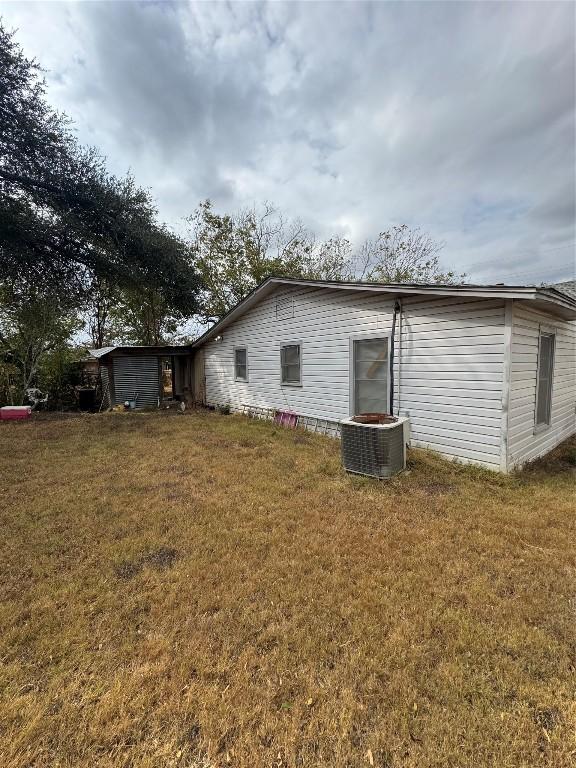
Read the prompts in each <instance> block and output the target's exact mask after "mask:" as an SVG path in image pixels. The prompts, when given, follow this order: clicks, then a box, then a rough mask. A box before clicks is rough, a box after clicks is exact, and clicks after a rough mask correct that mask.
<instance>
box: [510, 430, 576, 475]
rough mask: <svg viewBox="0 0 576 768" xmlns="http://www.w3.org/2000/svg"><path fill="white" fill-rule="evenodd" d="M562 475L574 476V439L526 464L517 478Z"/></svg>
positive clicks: (575, 456)
mask: <svg viewBox="0 0 576 768" xmlns="http://www.w3.org/2000/svg"><path fill="white" fill-rule="evenodd" d="M564 473H570V474H573V475H576V440H574V438H571V439H570V440H567V441H566V442H564V443H562V444H561V445H559V446H558V447H557V448H555V449H554V450H553V451H552V452H551V453H549V454H547V455H546V456H543V457H542V458H541V459H535V460H534V461H531V462H529V463H528V464H526V465H525V466H524V467H523V468H522V470H520V472H518V477H519V478H520V479H521V480H526V479H529V478H532V477H533V476H534V475H541V474H546V475H560V474H564Z"/></svg>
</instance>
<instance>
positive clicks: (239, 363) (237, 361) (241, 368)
mask: <svg viewBox="0 0 576 768" xmlns="http://www.w3.org/2000/svg"><path fill="white" fill-rule="evenodd" d="M234 378H235V379H236V381H248V353H247V351H246V347H236V349H235V350H234Z"/></svg>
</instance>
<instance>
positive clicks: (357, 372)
mask: <svg viewBox="0 0 576 768" xmlns="http://www.w3.org/2000/svg"><path fill="white" fill-rule="evenodd" d="M388 344H389V341H388V338H387V337H384V338H358V339H353V346H352V351H353V366H354V369H353V373H354V378H353V386H354V398H353V403H354V410H353V412H354V413H355V414H358V413H388V411H389V409H390V403H389V399H390V398H389V391H390V383H389V358H388Z"/></svg>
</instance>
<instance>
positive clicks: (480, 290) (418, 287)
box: [192, 277, 576, 347]
mask: <svg viewBox="0 0 576 768" xmlns="http://www.w3.org/2000/svg"><path fill="white" fill-rule="evenodd" d="M281 285H294V286H303V287H309V288H329V289H336V290H342V291H365V292H367V293H384V294H390V296H405V295H410V296H418V295H422V296H456V297H462V298H475V299H516V300H519V301H526V302H529V303H530V305H531V306H533V307H534V308H535V309H540V310H543V311H545V312H550V313H552V314H555V315H558V316H560V317H563V318H565V319H567V320H574V319H576V297H574V296H570V295H569V294H567V293H565V292H563V291H560V290H558V289H557V287H542V286H541V287H537V286H524V285H432V284H428V283H426V284H423V283H360V282H358V283H357V282H341V281H335V280H303V279H300V278H290V277H269V278H267V279H266V280H264V282H262V283H260V285H258V286H256V288H254V290H253V291H252V292H251V293H249V294H248V296H246V298H244V299H243V300H242V301H241V302H240V303H239V304H237V305H236V306H235V307H233V308H232V309H231V310H230V311H229V312H228V313H227V314H226V315H224V317H223V318H222V319H221V320H219V321H218V322H217V323H215V324H214V325H213V326H212V328H209V329H208V330H207V331H206V333H204V334H202V336H200V337H199V338H198V339H196V341H195V342H194V343H193V344H192V346H193V347H200V346H202V344H204V343H205V342H207V341H210V340H211V339H213V338H214V337H215V336H218V335H219V334H220V333H221V332H222V331H223V330H224V329H225V328H226V327H227V326H228V325H230V324H231V323H233V322H234V321H235V320H237V319H238V318H239V317H241V316H242V315H243V314H244V313H245V312H247V311H248V310H249V309H250V308H251V307H253V306H254V305H255V304H257V303H258V302H259V301H261V300H262V299H263V298H265V297H266V296H268V295H269V294H270V293H272V291H274V290H275V289H276V288H277V287H278V286H281Z"/></svg>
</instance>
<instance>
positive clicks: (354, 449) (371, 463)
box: [340, 414, 409, 478]
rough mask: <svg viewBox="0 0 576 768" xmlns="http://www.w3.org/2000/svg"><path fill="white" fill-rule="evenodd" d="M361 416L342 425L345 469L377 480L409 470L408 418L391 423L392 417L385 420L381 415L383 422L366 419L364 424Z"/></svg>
mask: <svg viewBox="0 0 576 768" xmlns="http://www.w3.org/2000/svg"><path fill="white" fill-rule="evenodd" d="M362 415H363V414H360V415H359V416H357V417H353V418H351V419H345V420H344V421H342V422H340V426H341V434H342V463H343V465H344V469H346V471H347V472H354V473H356V474H359V475H369V476H371V477H378V478H387V477H392V476H393V475H395V474H397V473H398V472H401V471H402V470H403V469H404V468H405V467H406V442H407V434H408V431H407V430H408V426H409V419H408V418H407V417H405V416H398V417H394V420H393V421H391V419H390V417H389V416H388V417H386V418H383V416H384V415H382V414H380V416H382V418H381V419H379V420H376V419H372V420H371V419H368V420H367V421H366V419H363V422H364V423H363V422H362V421H357V420H356V419H359V418H361V417H362ZM366 415H367V414H366ZM371 421H372V422H374V421H376V423H371ZM378 421H383V422H384V423H378Z"/></svg>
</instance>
